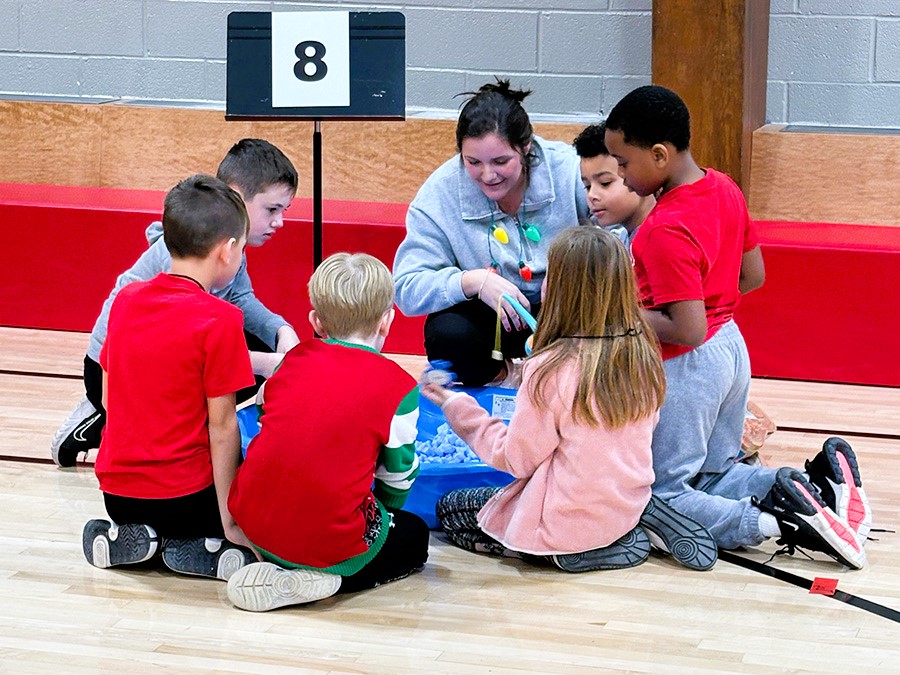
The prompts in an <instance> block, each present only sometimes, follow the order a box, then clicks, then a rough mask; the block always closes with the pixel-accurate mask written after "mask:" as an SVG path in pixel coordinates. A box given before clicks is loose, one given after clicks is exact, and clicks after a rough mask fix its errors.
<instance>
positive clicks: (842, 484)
mask: <svg viewBox="0 0 900 675" xmlns="http://www.w3.org/2000/svg"><path fill="white" fill-rule="evenodd" d="M806 473H807V474H808V475H809V480H810V482H811V483H812V484H813V485H815V486H816V487H817V488H819V492H821V493H822V499H824V500H825V503H826V504H828V506H829V507H831V509H832V510H833V511H834V512H835V513H837V514H838V515H839V516H840V517H841V518H844V519H845V520H846V521H847V522H848V523H850V527H852V528H853V531H854V532H856V533H857V534H858V535H859V538H860V540H861V541H863V542H865V540H866V537H867V536H868V535H869V531H870V530H871V528H872V508H871V507H870V506H869V499H868V497H866V491H865V490H863V486H862V480H861V479H860V477H859V464H858V463H857V461H856V453H855V452H853V449H852V448H851V447H850V444H849V443H847V441H845V440H844V439H843V438H838V437H837V436H832V437H831V438H829V439H828V440H827V441H825V444H824V445H823V446H822V450H821V452H819V454H817V455H816V456H815V457H813V458H812V459H811V460H807V461H806Z"/></svg>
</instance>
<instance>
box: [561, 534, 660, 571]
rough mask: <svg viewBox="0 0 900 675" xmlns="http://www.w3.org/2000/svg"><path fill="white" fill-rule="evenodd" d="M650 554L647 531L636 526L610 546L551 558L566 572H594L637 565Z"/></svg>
mask: <svg viewBox="0 0 900 675" xmlns="http://www.w3.org/2000/svg"><path fill="white" fill-rule="evenodd" d="M649 556H650V540H649V539H647V533H646V532H644V531H643V530H642V529H641V528H640V527H636V528H634V529H633V530H631V531H630V532H628V533H627V534H625V535H624V536H623V537H620V538H619V539H617V540H616V541H615V542H613V543H612V544H610V545H609V546H605V547H603V548H595V549H593V550H591V551H585V552H584V553H566V554H563V555H552V556H550V560H551V561H552V562H553V564H554V565H556V566H557V567H558V568H559V569H561V570H564V571H566V572H593V571H594V570H618V569H623V568H626V567H636V566H637V565H640V564H641V563H642V562H644V561H645V560H646V559H647V558H648V557H649Z"/></svg>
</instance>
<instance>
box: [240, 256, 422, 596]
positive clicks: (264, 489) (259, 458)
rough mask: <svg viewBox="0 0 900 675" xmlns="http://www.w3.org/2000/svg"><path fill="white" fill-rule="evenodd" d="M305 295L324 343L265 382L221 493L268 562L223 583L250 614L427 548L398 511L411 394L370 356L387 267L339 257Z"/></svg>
mask: <svg viewBox="0 0 900 675" xmlns="http://www.w3.org/2000/svg"><path fill="white" fill-rule="evenodd" d="M309 297H310V301H311V302H312V306H313V310H312V312H310V315H309V319H310V323H311V324H312V326H313V328H314V329H315V331H316V333H317V334H319V335H322V336H323V337H324V339H321V340H310V341H308V342H304V343H301V344H300V345H298V346H296V347H294V348H293V349H291V350H290V351H289V352H288V353H287V354H286V355H285V357H284V360H283V361H282V363H281V365H280V366H279V368H278V370H276V372H275V374H274V375H273V376H272V377H271V378H270V379H269V380H268V381H267V382H266V384H265V388H264V391H263V392H262V394H263V396H264V402H263V404H262V415H261V417H260V422H261V428H260V432H259V435H258V436H256V437H255V438H254V439H253V441H252V442H251V444H250V446H249V447H248V448H247V458H246V460H245V461H244V463H243V465H242V466H241V467H240V469H239V470H238V472H237V476H236V477H235V480H234V483H233V484H232V486H231V496H230V497H229V500H228V506H229V509H230V510H231V513H233V514H234V517H235V520H236V521H237V522H238V524H239V525H240V526H241V528H242V529H243V531H244V532H246V533H247V536H248V537H249V538H250V541H252V542H253V546H254V548H256V550H257V551H258V552H259V553H260V554H261V555H262V557H263V558H264V559H265V560H266V561H267V562H261V563H256V564H253V565H249V566H247V567H245V568H243V569H242V570H240V571H239V572H238V573H237V574H235V575H234V576H233V577H232V578H231V579H230V580H229V583H228V598H229V599H230V600H231V601H232V602H233V603H234V604H235V605H236V606H238V607H240V608H241V609H246V610H249V611H256V612H259V611H266V610H270V609H275V608H276V607H283V606H285V605H295V604H300V603H305V602H312V601H314V600H319V599H322V598H325V597H328V596H330V595H333V594H334V593H336V592H338V590H340V591H341V592H342V593H347V592H353V591H359V590H363V589H366V588H374V587H375V586H377V585H379V584H384V583H387V582H389V581H394V580H396V579H400V578H403V577H405V576H407V575H409V574H410V573H411V572H414V571H416V570H418V569H420V568H421V567H422V566H423V565H424V564H425V560H426V559H427V558H428V526H427V525H426V524H425V521H423V520H422V519H421V518H419V517H418V516H416V515H414V514H412V513H408V512H406V511H401V510H399V509H400V508H401V507H402V506H403V504H404V503H405V501H406V496H407V493H408V492H409V489H410V487H412V484H413V481H414V480H415V478H416V476H417V475H418V473H419V464H418V460H417V458H416V454H415V438H416V433H417V430H416V422H417V420H418V416H419V407H418V402H419V392H418V387H417V386H416V382H415V380H413V378H412V377H411V376H410V375H409V374H408V373H407V372H406V371H404V370H403V369H402V368H401V367H400V366H398V365H397V364H396V363H394V362H393V361H390V360H389V359H386V358H385V357H383V356H382V355H381V354H380V351H381V348H382V346H383V345H384V340H385V338H386V337H387V335H388V331H389V330H390V327H391V322H392V321H393V318H394V309H393V304H394V285H393V281H392V280H391V274H390V272H389V271H388V269H387V267H385V266H384V264H383V263H381V262H380V261H378V260H377V259H375V258H373V257H372V256H370V255H366V254H362V253H358V254H354V255H351V254H349V253H337V254H335V255H333V256H331V257H329V258H328V259H327V260H325V261H324V262H323V263H322V265H321V266H320V267H319V268H318V269H317V270H316V272H315V273H314V274H313V276H312V278H311V279H310V281H309ZM373 483H374V488H373Z"/></svg>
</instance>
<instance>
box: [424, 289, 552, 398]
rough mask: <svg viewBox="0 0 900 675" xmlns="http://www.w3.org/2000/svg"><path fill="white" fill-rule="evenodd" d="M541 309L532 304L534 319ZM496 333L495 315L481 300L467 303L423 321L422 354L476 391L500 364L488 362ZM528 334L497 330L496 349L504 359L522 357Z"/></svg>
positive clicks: (496, 370)
mask: <svg viewBox="0 0 900 675" xmlns="http://www.w3.org/2000/svg"><path fill="white" fill-rule="evenodd" d="M540 309H541V306H540V305H539V304H532V306H531V312H532V314H533V315H534V316H537V315H538V312H540ZM496 331H497V311H496V310H495V309H491V308H490V307H488V306H487V305H486V304H484V303H483V302H482V301H481V300H478V299H474V300H467V301H466V302H462V303H460V304H458V305H454V306H453V307H449V308H447V309H444V310H441V311H440V312H435V313H434V314H429V315H428V317H427V318H426V319H425V353H426V354H427V355H428V360H429V361H433V360H435V359H443V360H445V361H449V362H450V363H452V364H453V368H452V370H453V372H455V373H456V376H457V379H458V380H459V381H460V382H462V383H463V384H464V385H466V386H469V387H479V386H481V385H483V384H487V383H488V382H491V381H492V380H494V379H495V378H496V377H497V375H499V374H500V369H501V368H502V367H503V361H497V360H495V359H493V358H491V352H492V351H493V349H494V336H495V333H496ZM529 335H531V330H529V329H528V328H526V329H525V330H519V331H517V330H512V331H509V332H506V331H503V330H502V329H501V333H500V348H501V350H502V351H503V356H504V357H505V358H507V359H512V358H518V357H521V356H525V340H527V339H528V336H529Z"/></svg>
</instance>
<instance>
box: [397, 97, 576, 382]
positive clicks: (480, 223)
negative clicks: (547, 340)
mask: <svg viewBox="0 0 900 675" xmlns="http://www.w3.org/2000/svg"><path fill="white" fill-rule="evenodd" d="M529 93H530V92H528V91H520V90H515V89H512V88H510V86H509V81H508V80H498V81H497V83H496V84H485V85H484V86H482V87H481V88H480V89H479V90H478V92H475V93H474V94H472V95H471V97H470V98H469V100H468V101H467V102H466V104H465V105H464V106H463V108H462V111H461V112H460V116H459V121H458V122H457V126H456V146H457V149H458V150H459V154H458V155H457V156H455V157H453V158H451V159H449V160H448V161H447V162H445V163H444V164H443V165H442V166H440V167H439V168H438V169H437V170H436V171H435V172H434V173H433V174H432V175H431V176H430V177H429V178H428V180H426V181H425V184H424V185H422V187H421V188H420V189H419V192H418V194H417V195H416V197H415V199H414V200H413V201H412V203H411V204H410V207H409V212H408V214H407V216H406V238H405V239H404V240H403V242H402V243H401V244H400V247H399V248H398V249H397V255H396V257H395V259H394V272H393V274H394V282H395V284H396V289H397V291H396V292H397V295H396V302H397V306H398V307H399V308H400V311H402V312H403V313H404V314H406V315H407V316H419V315H422V314H427V315H428V317H427V318H426V320H425V351H426V354H427V355H428V358H429V360H435V359H443V360H446V361H449V362H450V363H452V364H453V370H454V372H456V374H457V377H458V379H459V380H460V382H462V383H463V384H465V385H468V386H479V385H483V384H488V383H491V382H493V381H495V380H498V379H501V378H503V377H504V376H505V375H506V367H505V360H504V359H510V358H515V357H520V356H524V355H525V340H526V339H527V337H528V336H529V335H530V331H529V330H528V328H527V326H526V325H525V323H524V321H523V320H522V319H521V317H520V316H519V315H518V314H517V313H516V312H515V310H514V309H513V307H512V305H511V304H510V303H509V301H508V300H506V299H504V298H503V297H502V296H503V295H504V294H506V295H508V296H510V297H512V298H514V299H515V300H517V301H518V302H519V303H521V304H522V305H523V306H524V307H525V308H527V309H529V310H530V311H531V313H532V314H535V315H536V314H537V312H538V311H539V309H540V289H541V283H542V281H543V279H544V274H545V272H546V269H547V249H548V248H549V246H550V243H551V241H552V240H553V239H554V238H555V237H556V235H557V234H558V233H559V232H562V231H563V230H564V229H566V228H567V227H571V226H573V225H577V224H587V223H589V212H588V208H587V204H586V201H585V194H584V188H583V186H582V184H581V179H580V167H579V158H578V156H577V155H576V154H575V151H574V149H573V148H572V147H571V146H569V145H567V144H565V143H560V142H556V141H545V140H544V139H542V138H540V137H538V136H535V135H534V132H533V130H532V127H531V121H530V120H529V119H528V114H527V113H526V112H525V109H524V108H523V107H522V101H523V100H524V98H525V97H526V96H527V95H528V94H529ZM498 314H499V317H500V321H501V323H502V327H503V330H502V334H501V344H500V347H501V349H500V351H501V352H502V356H500V355H499V354H496V353H495V344H494V343H495V337H494V336H495V331H496V323H497V317H498ZM498 357H499V358H498Z"/></svg>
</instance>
